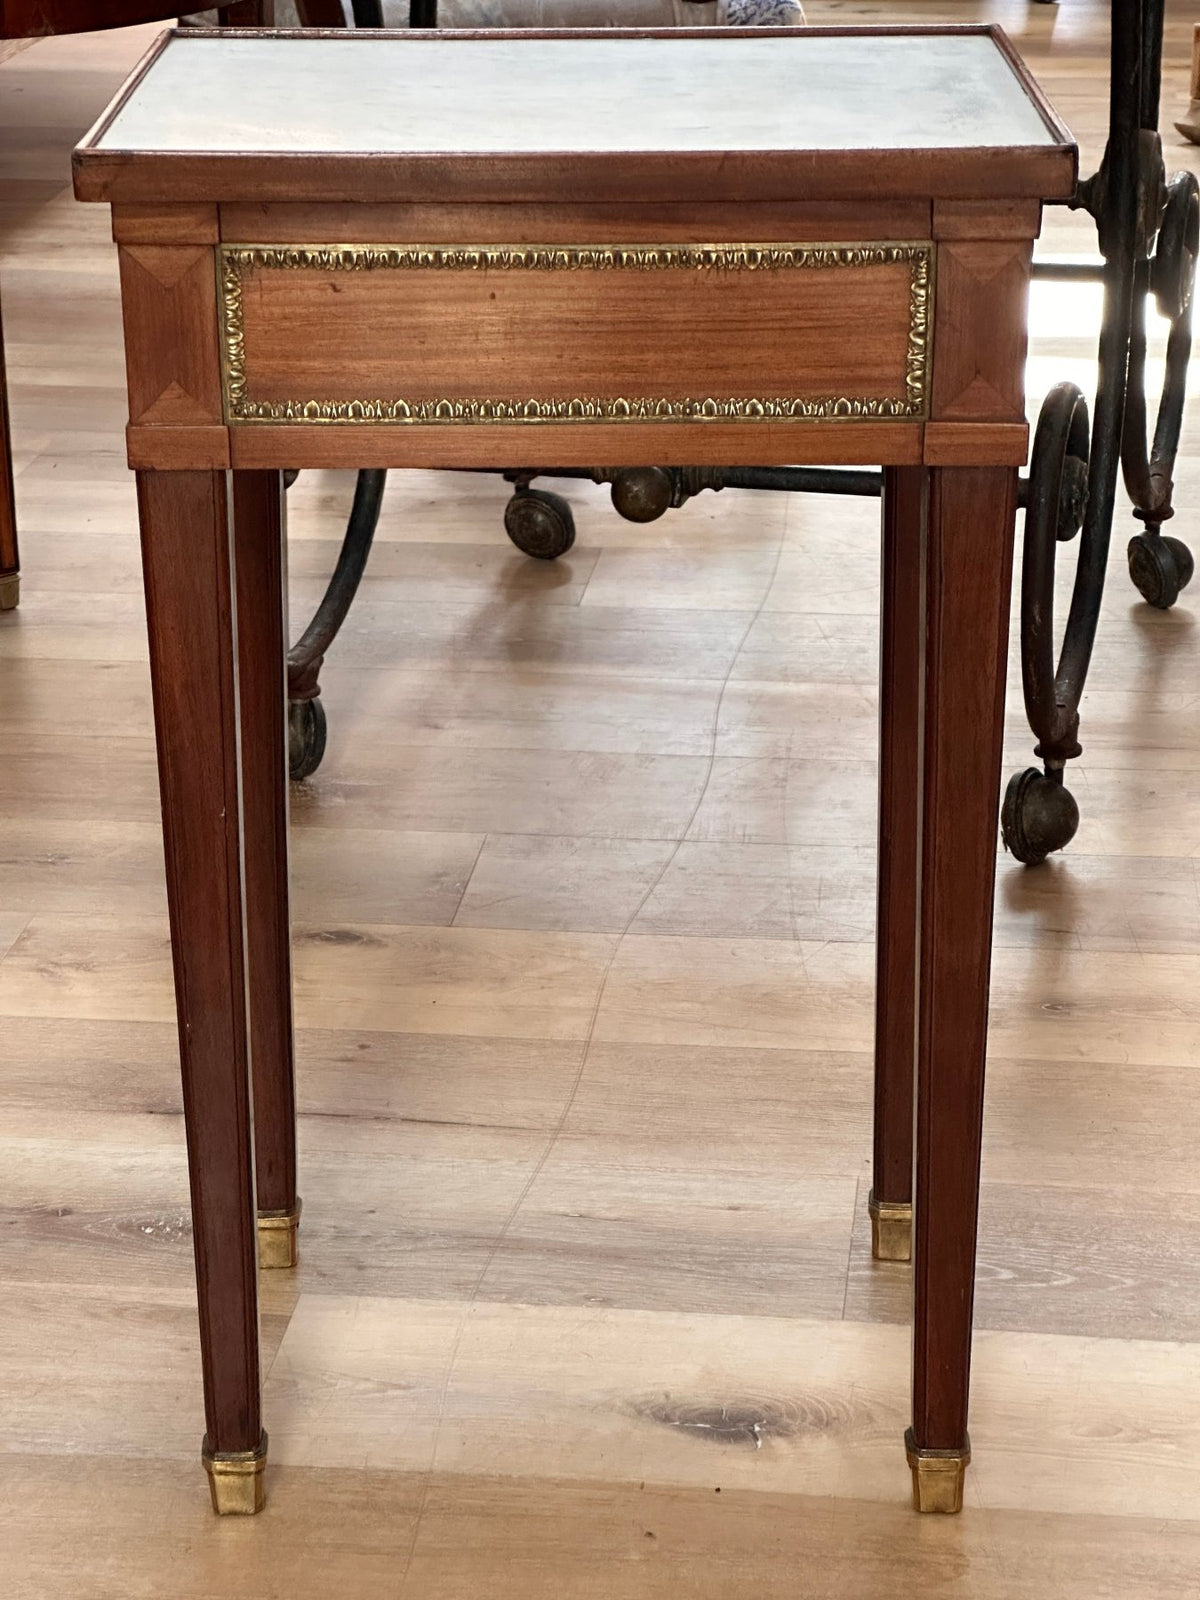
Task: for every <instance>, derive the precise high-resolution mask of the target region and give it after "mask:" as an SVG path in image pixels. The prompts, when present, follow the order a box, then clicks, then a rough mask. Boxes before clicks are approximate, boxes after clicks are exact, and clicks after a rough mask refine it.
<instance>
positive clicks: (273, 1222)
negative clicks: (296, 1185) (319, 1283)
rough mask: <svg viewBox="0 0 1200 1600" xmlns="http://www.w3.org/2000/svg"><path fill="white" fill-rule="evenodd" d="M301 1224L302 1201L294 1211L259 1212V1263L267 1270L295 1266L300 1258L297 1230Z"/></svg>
mask: <svg viewBox="0 0 1200 1600" xmlns="http://www.w3.org/2000/svg"><path fill="white" fill-rule="evenodd" d="M299 1226H300V1201H299V1200H297V1201H296V1208H295V1210H294V1211H260V1212H259V1213H258V1264H259V1267H260V1268H262V1269H263V1270H265V1271H273V1270H275V1269H276V1268H278V1267H294V1266H295V1265H296V1262H297V1261H298V1260H299V1259H300V1255H299V1250H298V1247H297V1243H296V1230H297V1229H298V1228H299Z"/></svg>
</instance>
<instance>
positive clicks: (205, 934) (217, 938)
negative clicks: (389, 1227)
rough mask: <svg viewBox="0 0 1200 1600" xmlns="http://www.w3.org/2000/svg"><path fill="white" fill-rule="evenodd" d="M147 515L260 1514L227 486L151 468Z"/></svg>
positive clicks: (209, 1212)
mask: <svg viewBox="0 0 1200 1600" xmlns="http://www.w3.org/2000/svg"><path fill="white" fill-rule="evenodd" d="M138 506H139V511H140V515H141V525H142V561H143V570H144V575H145V585H146V618H147V623H148V628H149V635H150V670H151V678H152V682H153V689H154V717H155V726H156V731H157V735H158V762H159V782H160V786H161V790H162V807H163V836H164V842H165V845H166V863H167V896H168V903H169V907H170V915H171V944H172V953H173V956H174V964H175V996H176V1007H177V1011H178V1015H179V1051H180V1060H181V1064H182V1071H183V1108H184V1117H185V1122H186V1126H187V1144H188V1166H189V1172H190V1180H191V1194H192V1232H193V1236H194V1245H195V1254H196V1287H197V1294H198V1299H199V1308H200V1348H201V1359H202V1363H203V1371H204V1405H205V1418H206V1422H207V1432H206V1436H205V1440H204V1451H203V1455H204V1463H205V1466H206V1467H207V1469H208V1473H209V1479H210V1484H211V1488H212V1498H213V1506H214V1508H215V1509H216V1510H217V1511H220V1512H227V1511H235V1512H250V1511H257V1510H258V1509H259V1508H260V1506H261V1505H262V1503H263V1491H262V1472H263V1465H264V1462H265V1459H266V1444H267V1441H266V1435H265V1434H264V1433H263V1431H262V1414H261V1398H260V1385H259V1361H258V1283H257V1272H256V1235H255V1199H254V1157H253V1150H252V1125H251V1109H250V1061H249V1021H248V1015H247V1004H246V958H245V935H244V914H243V899H242V864H241V839H240V826H239V823H240V815H241V804H240V794H239V773H238V707H237V697H238V670H237V659H236V649H235V633H236V628H235V610H234V592H233V573H232V561H231V556H232V541H231V537H230V536H231V531H232V530H231V520H230V515H229V512H230V506H229V475H228V474H227V473H223V472H165V473H156V472H140V473H139V474H138Z"/></svg>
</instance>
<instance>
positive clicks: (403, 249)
mask: <svg viewBox="0 0 1200 1600" xmlns="http://www.w3.org/2000/svg"><path fill="white" fill-rule="evenodd" d="M895 263H904V264H906V265H907V266H908V268H909V273H910V278H909V327H908V348H907V351H906V354H905V395H904V397H903V398H902V399H899V398H892V397H883V398H879V397H872V396H869V395H837V396H828V397H818V398H816V399H769V400H768V399H753V398H744V397H740V396H726V397H711V396H710V397H704V398H700V397H690V396H684V397H681V398H677V399H667V398H660V397H636V398H622V397H614V398H605V397H597V396H581V397H575V398H572V399H568V400H537V399H520V400H513V399H501V398H495V397H486V398H477V399H466V400H412V401H409V400H400V399H397V400H383V399H368V400H251V399H250V398H248V396H247V393H246V389H247V384H248V378H247V374H246V338H245V321H244V313H243V305H242V285H243V280H244V276H245V274H246V272H247V271H254V270H256V269H260V270H261V269H267V270H282V271H289V272H294V271H301V272H303V271H317V272H381V271H382V272H408V271H414V270H424V271H429V270H450V271H458V272H470V271H481V270H487V271H500V272H613V271H632V272H659V271H664V270H667V269H678V268H684V269H689V270H693V271H705V270H708V271H714V270H715V271H723V272H778V271H787V270H796V269H800V270H818V271H830V270H836V269H837V268H839V267H871V266H887V265H892V264H895ZM218 266H219V275H220V306H221V327H222V340H221V347H222V349H221V354H222V374H223V387H224V404H225V420H226V421H227V422H253V423H272V422H321V423H359V424H362V423H366V424H401V425H403V424H413V423H417V424H420V423H443V424H444V423H457V424H479V423H489V422H517V423H547V422H680V421H686V422H703V421H709V420H724V421H739V422H741V421H746V422H757V421H762V420H764V419H777V418H786V419H791V420H805V421H819V420H840V419H847V418H883V419H890V420H894V419H896V418H910V419H919V418H923V417H924V416H925V410H926V379H927V372H928V361H929V317H930V290H931V285H932V276H933V270H932V269H933V246H932V245H931V244H927V243H886V244H811V245H769V244H762V245H758V244H683V245H572V246H555V245H447V246H432V245H428V246H427V245H222V246H221V247H220V250H219V255H218Z"/></svg>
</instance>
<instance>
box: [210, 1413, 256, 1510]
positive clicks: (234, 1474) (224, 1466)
mask: <svg viewBox="0 0 1200 1600" xmlns="http://www.w3.org/2000/svg"><path fill="white" fill-rule="evenodd" d="M201 1460H202V1461H203V1462H204V1470H205V1472H207V1473H208V1487H209V1489H210V1491H211V1493H212V1505H213V1510H214V1511H215V1512H216V1513H217V1515H218V1516H219V1517H252V1516H253V1515H254V1513H255V1512H256V1511H261V1510H262V1508H263V1506H264V1505H265V1504H266V1495H265V1494H264V1493H263V1469H264V1467H265V1466H266V1464H267V1436H266V1434H265V1433H264V1434H263V1436H262V1438H261V1439H260V1440H259V1441H258V1448H257V1449H256V1450H210V1449H209V1447H208V1440H207V1439H205V1441H204V1449H203V1450H202V1452H201Z"/></svg>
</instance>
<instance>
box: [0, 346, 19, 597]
mask: <svg viewBox="0 0 1200 1600" xmlns="http://www.w3.org/2000/svg"><path fill="white" fill-rule="evenodd" d="M0 456H2V457H3V459H2V460H0V611H11V610H12V609H13V607H14V606H15V605H16V604H17V602H18V600H19V599H20V598H21V561H20V557H19V556H18V554H17V502H16V496H15V494H14V492H13V465H12V438H11V436H10V434H9V429H8V378H7V376H6V374H5V371H4V331H3V329H2V328H0Z"/></svg>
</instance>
